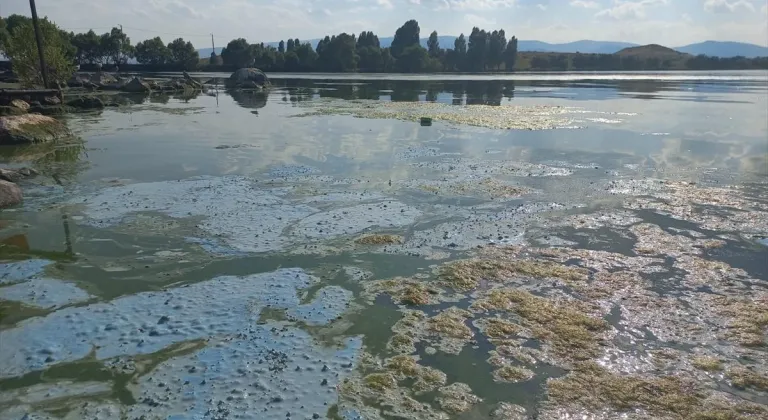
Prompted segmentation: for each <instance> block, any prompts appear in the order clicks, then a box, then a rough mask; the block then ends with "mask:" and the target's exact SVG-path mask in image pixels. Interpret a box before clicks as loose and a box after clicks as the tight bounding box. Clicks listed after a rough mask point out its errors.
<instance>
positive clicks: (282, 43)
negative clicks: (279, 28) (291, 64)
mask: <svg viewBox="0 0 768 420" xmlns="http://www.w3.org/2000/svg"><path fill="white" fill-rule="evenodd" d="M277 51H278V52H279V53H284V52H285V41H280V43H279V44H277Z"/></svg>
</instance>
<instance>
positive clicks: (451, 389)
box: [437, 382, 483, 414]
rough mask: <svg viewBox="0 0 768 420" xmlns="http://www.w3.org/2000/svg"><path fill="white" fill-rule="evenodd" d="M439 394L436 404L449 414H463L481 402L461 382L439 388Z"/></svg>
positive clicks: (480, 399)
mask: <svg viewBox="0 0 768 420" xmlns="http://www.w3.org/2000/svg"><path fill="white" fill-rule="evenodd" d="M439 394H440V396H439V397H437V402H438V404H440V408H442V409H443V410H445V411H446V412H447V413H451V414H458V413H463V412H465V411H467V410H469V409H470V408H472V406H473V405H475V404H477V403H479V402H481V401H482V400H483V399H482V398H480V397H478V396H477V395H475V394H473V393H472V389H471V388H470V387H469V385H467V384H464V383H461V382H454V383H452V384H450V385H448V386H444V387H442V388H440V390H439Z"/></svg>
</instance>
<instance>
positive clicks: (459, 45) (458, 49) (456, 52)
mask: <svg viewBox="0 0 768 420" xmlns="http://www.w3.org/2000/svg"><path fill="white" fill-rule="evenodd" d="M466 63H467V39H466V38H465V37H464V34H461V35H459V37H458V38H456V40H455V41H453V54H451V63H450V68H451V69H452V70H459V71H462V70H464V69H466V68H467V64H466Z"/></svg>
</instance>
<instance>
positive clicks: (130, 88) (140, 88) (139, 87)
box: [121, 77, 152, 93]
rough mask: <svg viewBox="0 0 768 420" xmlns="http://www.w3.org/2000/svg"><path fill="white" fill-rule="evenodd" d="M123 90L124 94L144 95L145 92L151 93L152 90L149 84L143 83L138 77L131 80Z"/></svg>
mask: <svg viewBox="0 0 768 420" xmlns="http://www.w3.org/2000/svg"><path fill="white" fill-rule="evenodd" d="M121 90H122V91H123V92H132V93H143V92H151V91H152V88H151V87H150V86H149V84H148V83H147V82H143V81H142V80H141V79H139V78H138V77H134V78H133V79H131V81H130V82H128V83H126V84H125V85H123V87H122V89H121Z"/></svg>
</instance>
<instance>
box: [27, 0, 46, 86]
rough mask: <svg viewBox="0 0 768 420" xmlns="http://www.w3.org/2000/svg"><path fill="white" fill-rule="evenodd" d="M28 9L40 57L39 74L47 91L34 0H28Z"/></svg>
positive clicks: (41, 39) (41, 38)
mask: <svg viewBox="0 0 768 420" xmlns="http://www.w3.org/2000/svg"><path fill="white" fill-rule="evenodd" d="M29 8H30V9H32V26H34V27H35V41H36V42H37V54H38V55H39V56H40V74H41V75H42V76H43V87H44V88H46V89H48V66H46V65H45V56H44V55H43V37H42V36H41V35H40V24H39V22H38V21H37V8H36V7H35V0H29Z"/></svg>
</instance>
